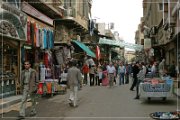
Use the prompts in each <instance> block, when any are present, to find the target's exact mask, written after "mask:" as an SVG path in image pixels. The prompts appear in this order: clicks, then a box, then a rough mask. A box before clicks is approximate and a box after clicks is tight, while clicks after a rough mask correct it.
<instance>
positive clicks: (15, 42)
mask: <svg viewBox="0 0 180 120" xmlns="http://www.w3.org/2000/svg"><path fill="white" fill-rule="evenodd" d="M16 4H17V5H16ZM14 5H16V6H14ZM0 6H1V8H0V37H1V41H0V44H1V47H0V52H1V56H0V77H1V79H0V98H2V97H7V96H11V95H15V94H17V93H19V89H18V87H19V82H20V79H19V78H20V70H21V67H20V65H21V59H20V53H21V50H20V47H21V45H22V44H23V43H24V42H25V41H26V29H27V28H26V25H27V15H26V14H24V13H23V12H21V11H20V7H19V6H20V3H17V2H15V3H14V4H10V3H8V2H1V4H0Z"/></svg>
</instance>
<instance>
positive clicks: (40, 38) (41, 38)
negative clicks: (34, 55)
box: [39, 29, 44, 49]
mask: <svg viewBox="0 0 180 120" xmlns="http://www.w3.org/2000/svg"><path fill="white" fill-rule="evenodd" d="M39 45H40V48H41V49H43V46H44V45H43V30H42V29H39Z"/></svg>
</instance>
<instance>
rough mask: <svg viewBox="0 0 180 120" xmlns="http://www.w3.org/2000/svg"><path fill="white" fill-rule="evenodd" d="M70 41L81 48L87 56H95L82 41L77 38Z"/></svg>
mask: <svg viewBox="0 0 180 120" xmlns="http://www.w3.org/2000/svg"><path fill="white" fill-rule="evenodd" d="M72 42H74V43H76V44H77V45H78V46H79V47H80V48H81V49H83V50H84V51H85V52H86V54H87V55H88V56H91V57H94V58H96V55H95V53H94V52H93V51H91V50H90V49H89V47H88V46H86V45H85V44H84V43H82V42H80V41H77V40H72Z"/></svg>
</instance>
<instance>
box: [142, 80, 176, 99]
mask: <svg viewBox="0 0 180 120" xmlns="http://www.w3.org/2000/svg"><path fill="white" fill-rule="evenodd" d="M172 93H173V80H172V79H170V77H165V78H163V79H160V78H145V79H144V81H143V82H141V83H140V85H139V95H140V97H141V98H148V100H150V99H151V98H162V99H163V100H166V98H167V97H172Z"/></svg>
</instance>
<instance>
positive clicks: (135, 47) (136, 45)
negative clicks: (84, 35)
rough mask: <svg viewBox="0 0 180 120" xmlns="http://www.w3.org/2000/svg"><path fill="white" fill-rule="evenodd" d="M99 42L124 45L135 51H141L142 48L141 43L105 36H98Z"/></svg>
mask: <svg viewBox="0 0 180 120" xmlns="http://www.w3.org/2000/svg"><path fill="white" fill-rule="evenodd" d="M99 44H107V45H114V46H119V47H125V48H130V49H135V50H137V51H141V50H142V49H143V45H138V44H133V43H127V42H124V41H119V40H110V39H105V38H100V39H99Z"/></svg>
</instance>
